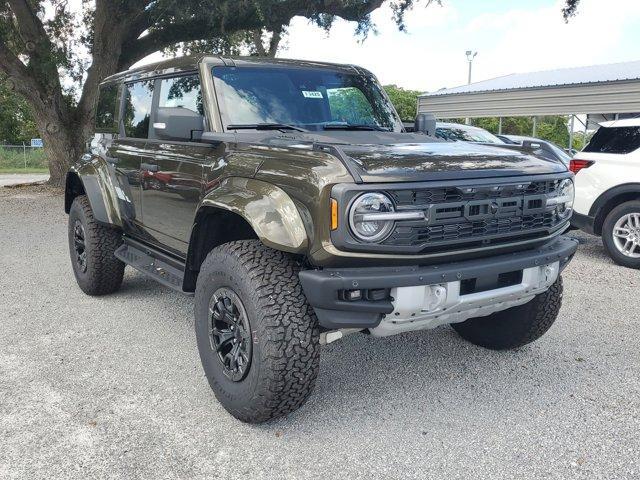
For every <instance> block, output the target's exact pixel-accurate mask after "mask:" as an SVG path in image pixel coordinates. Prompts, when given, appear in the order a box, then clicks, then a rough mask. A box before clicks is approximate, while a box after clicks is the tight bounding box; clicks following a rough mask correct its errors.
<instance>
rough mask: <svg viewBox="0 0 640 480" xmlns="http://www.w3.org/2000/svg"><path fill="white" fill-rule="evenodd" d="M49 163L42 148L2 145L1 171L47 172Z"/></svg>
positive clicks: (0, 155) (0, 149) (0, 150)
mask: <svg viewBox="0 0 640 480" xmlns="http://www.w3.org/2000/svg"><path fill="white" fill-rule="evenodd" d="M48 171H49V163H48V162H47V156H46V155H45V153H44V150H43V149H41V148H27V149H26V151H25V150H23V149H22V148H20V147H18V148H7V147H3V146H0V173H46V172H48Z"/></svg>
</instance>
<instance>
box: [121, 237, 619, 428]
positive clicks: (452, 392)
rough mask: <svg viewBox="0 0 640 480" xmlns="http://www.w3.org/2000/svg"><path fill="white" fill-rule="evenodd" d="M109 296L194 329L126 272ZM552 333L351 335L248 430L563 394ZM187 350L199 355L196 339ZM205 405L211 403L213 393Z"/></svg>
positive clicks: (189, 318) (170, 297) (173, 298)
mask: <svg viewBox="0 0 640 480" xmlns="http://www.w3.org/2000/svg"><path fill="white" fill-rule="evenodd" d="M576 237H579V238H580V240H581V246H580V249H589V250H593V252H590V256H591V257H595V258H596V260H597V262H598V263H602V264H603V265H611V260H610V259H609V257H608V256H607V255H606V253H605V252H604V250H603V248H602V245H601V243H600V239H599V238H597V237H593V236H587V235H583V234H581V233H579V232H578V234H577V235H576ZM114 296H115V297H119V301H125V300H126V301H140V302H141V303H143V304H146V303H147V302H149V301H150V300H151V301H152V302H153V303H155V304H156V305H157V308H158V309H160V310H164V309H170V310H171V312H172V315H171V318H172V319H168V318H167V317H164V316H159V318H158V321H159V322H166V324H171V325H174V326H175V328H180V329H184V328H185V327H187V328H188V329H191V330H192V329H193V299H192V298H191V297H188V296H185V295H181V294H180V293H177V292H173V291H171V290H170V289H168V288H165V287H162V286H160V285H158V284H157V283H156V282H155V281H153V280H151V279H148V278H146V277H145V276H143V275H142V274H140V273H138V272H136V271H134V270H132V269H130V268H128V269H127V274H126V276H125V281H124V283H123V286H122V289H121V290H120V291H119V292H118V293H116V294H114ZM561 315H562V311H561ZM166 324H165V326H166ZM171 328H173V327H171ZM555 328H561V327H554V328H552V330H551V331H550V332H549V333H548V335H549V338H548V337H543V338H542V339H541V340H539V341H538V342H536V343H534V344H532V345H528V346H525V347H522V348H520V349H517V350H513V351H504V352H496V351H491V350H487V349H483V348H480V347H477V346H474V345H471V344H469V343H468V342H466V341H464V340H463V339H461V338H460V337H459V336H458V335H457V334H456V333H455V332H454V331H453V329H451V328H450V327H449V326H443V327H440V328H437V329H435V330H427V331H418V332H410V333H405V334H401V335H397V336H393V337H386V338H374V337H372V336H370V335H365V334H361V333H356V334H353V335H350V336H347V337H345V338H344V339H342V340H339V341H337V342H335V343H333V344H331V345H327V346H324V347H322V350H321V369H320V375H319V377H318V381H317V385H316V388H315V390H314V393H313V394H312V396H311V397H310V399H309V401H308V402H307V403H306V405H305V406H303V407H302V408H301V409H300V410H298V411H297V412H294V413H292V414H290V415H288V416H287V417H285V418H282V419H278V420H274V421H271V422H268V423H266V424H263V425H261V426H257V427H252V428H259V429H263V430H265V431H271V430H273V431H278V430H282V429H289V428H300V427H302V426H304V425H317V423H318V419H319V417H320V418H321V419H322V422H323V424H324V425H332V424H333V425H334V427H335V428H340V421H339V419H340V418H345V417H349V418H350V419H352V420H355V421H356V422H357V419H358V417H359V416H362V417H363V419H362V422H363V423H364V422H366V420H365V418H364V417H368V416H371V415H376V416H378V417H380V418H381V419H389V418H392V417H393V416H394V415H396V414H397V412H399V411H400V410H403V409H404V407H405V405H406V402H411V403H412V405H414V408H413V409H412V410H411V411H412V412H414V413H413V415H418V414H420V412H423V413H424V412H427V411H431V410H433V409H435V410H436V411H438V410H442V409H447V411H448V412H449V413H450V414H455V412H456V411H465V408H466V409H468V402H476V401H478V397H480V398H483V399H484V401H485V402H486V403H487V404H491V405H503V404H504V405H509V404H510V403H515V404H526V402H527V400H528V396H536V395H539V394H540V392H541V391H542V390H548V391H550V392H554V391H562V390H565V389H566V385H567V384H570V383H571V382H570V381H569V378H570V377H571V376H572V375H575V374H576V369H579V368H581V366H580V365H578V364H576V363H574V361H573V358H570V357H571V355H569V354H567V353H566V352H565V353H562V351H563V350H562V346H559V345H557V342H558V339H556V338H554V330H555ZM185 348H189V349H191V350H192V352H193V355H194V358H196V357H197V355H198V354H197V349H196V346H195V338H194V342H193V344H192V345H189V346H185ZM198 361H199V360H198ZM550 363H551V364H552V365H558V367H557V368H554V369H553V370H552V371H549V370H548V368H547V369H543V368H542V367H538V365H547V366H548V365H549V364H550ZM205 383H206V382H205ZM207 388H208V387H207ZM453 399H455V400H453ZM211 402H212V403H215V399H214V397H213V396H211ZM416 405H418V406H419V407H418V408H415V406H416ZM220 412H221V413H223V411H222V410H220ZM431 414H432V415H433V413H432V412H431ZM413 420H414V421H415V422H417V423H420V422H421V418H420V417H419V416H417V417H415V418H413Z"/></svg>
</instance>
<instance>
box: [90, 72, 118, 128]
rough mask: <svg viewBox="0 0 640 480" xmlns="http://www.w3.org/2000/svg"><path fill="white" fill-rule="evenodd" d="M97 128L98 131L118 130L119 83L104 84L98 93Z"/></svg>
mask: <svg viewBox="0 0 640 480" xmlns="http://www.w3.org/2000/svg"><path fill="white" fill-rule="evenodd" d="M95 130H96V132H98V133H116V132H117V131H118V84H112V85H102V86H101V87H100V91H99V93H98V105H97V106H96V122H95Z"/></svg>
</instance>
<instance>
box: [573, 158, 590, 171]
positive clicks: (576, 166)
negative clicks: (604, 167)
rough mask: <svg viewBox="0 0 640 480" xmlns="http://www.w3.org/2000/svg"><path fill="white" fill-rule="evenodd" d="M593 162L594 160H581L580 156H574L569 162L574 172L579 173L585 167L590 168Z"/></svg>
mask: <svg viewBox="0 0 640 480" xmlns="http://www.w3.org/2000/svg"><path fill="white" fill-rule="evenodd" d="M593 164H594V161H593V160H580V159H579V158H574V159H572V160H571V161H570V162H569V170H571V171H572V172H573V173H578V172H579V171H580V170H582V169H583V168H589V167H590V166H591V165H593Z"/></svg>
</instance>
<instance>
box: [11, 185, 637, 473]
mask: <svg viewBox="0 0 640 480" xmlns="http://www.w3.org/2000/svg"><path fill="white" fill-rule="evenodd" d="M62 203H63V201H62V197H61V196H60V195H59V194H58V193H56V192H52V191H51V190H49V189H47V188H35V189H34V188H30V189H17V190H11V191H7V190H6V189H0V267H1V269H0V272H1V273H2V275H0V322H1V324H0V478H16V479H17V478H30V479H31V478H95V477H100V478H127V479H135V478H156V479H160V478H224V479H234V478H251V479H261V478H265V479H266V478H274V479H282V478H291V479H309V478H349V479H356V478H366V479H368V480H371V479H375V478H384V479H395V478H398V479H409V478H434V479H436V478H437V479H440V478H442V479H444V478H447V479H457V478H470V479H480V478H487V479H506V478H514V479H531V478H553V479H563V480H564V479H569V478H571V479H573V478H584V479H599V478H610V479H630V478H640V335H638V332H639V330H640V315H639V311H640V306H639V304H638V289H639V287H640V276H639V275H638V272H637V271H632V270H627V269H624V268H621V267H618V266H615V265H614V264H613V263H612V262H611V261H610V260H609V259H608V258H607V257H606V256H605V254H604V252H603V249H602V247H601V244H600V241H599V239H597V238H595V237H589V236H586V235H582V234H579V233H577V234H574V235H575V236H576V237H579V239H580V240H581V243H582V245H581V248H580V250H579V252H578V254H577V255H576V258H575V260H574V261H573V263H572V264H571V265H570V266H569V268H568V269H567V271H566V272H565V275H564V277H565V298H564V306H563V308H562V311H561V312H560V317H559V319H558V321H557V323H556V324H555V325H554V327H553V328H552V329H551V330H550V331H549V333H547V335H545V336H544V337H543V338H542V339H540V340H539V341H537V342H536V343H534V344H533V345H530V346H527V347H525V348H522V349H519V350H517V351H513V352H506V353H505V352H492V351H488V350H484V349H482V348H478V347H475V346H473V345H469V344H467V343H465V342H464V341H462V340H461V339H460V338H458V337H457V336H456V335H455V334H454V332H453V331H452V330H451V329H449V328H439V329H436V330H433V331H430V332H421V333H411V334H404V335H400V336H396V337H392V338H387V339H374V338H371V337H368V336H365V335H352V336H350V337H347V338H346V339H344V340H342V341H339V342H336V343H335V344H332V345H330V346H328V347H325V348H324V349H323V352H322V361H321V373H320V377H319V379H318V383H317V386H316V390H315V393H314V394H313V395H312V397H311V399H310V400H309V402H308V403H307V404H306V405H305V406H304V407H303V408H302V409H301V410H299V411H298V412H296V413H294V414H292V415H290V416H289V417H287V418H284V419H280V420H277V421H273V422H271V423H268V424H266V425H261V426H250V425H245V424H242V423H240V422H238V421H236V420H235V419H234V418H232V417H231V416H229V415H228V414H227V413H226V412H225V411H224V410H223V409H222V407H221V406H220V405H219V404H218V403H217V402H216V400H215V398H214V396H213V394H212V393H211V391H210V390H209V387H208V385H207V382H206V380H205V378H204V375H203V373H202V370H201V368H200V361H199V358H198V353H197V349H196V344H195V337H194V332H193V312H192V300H191V299H190V298H188V297H184V296H181V295H180V294H178V293H174V292H172V291H170V290H168V289H166V288H163V287H161V286H159V285H157V284H155V283H154V282H153V281H150V280H147V279H145V278H144V277H142V276H141V275H139V274H137V273H135V272H133V271H129V270H128V271H127V274H126V278H125V282H124V286H123V288H122V290H121V291H120V292H119V293H117V294H115V295H111V296H107V297H103V298H91V297H88V296H85V295H83V294H82V293H81V292H80V290H79V289H78V287H77V286H76V284H75V281H74V279H73V274H72V272H71V268H70V265H69V260H68V254H67V246H66V215H65V214H64V212H63V211H62V210H63V209H62Z"/></svg>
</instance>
